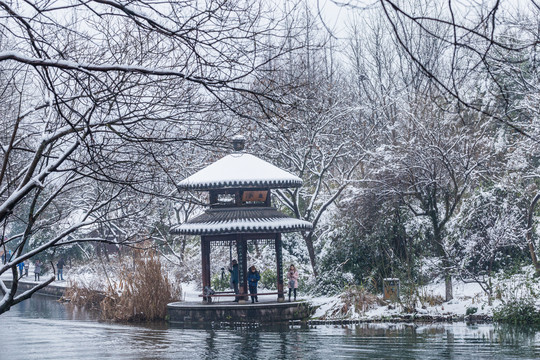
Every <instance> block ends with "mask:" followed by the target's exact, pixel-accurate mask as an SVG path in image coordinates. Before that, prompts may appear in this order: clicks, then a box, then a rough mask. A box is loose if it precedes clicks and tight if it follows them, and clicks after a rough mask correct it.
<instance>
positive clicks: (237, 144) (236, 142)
mask: <svg viewBox="0 0 540 360" xmlns="http://www.w3.org/2000/svg"><path fill="white" fill-rule="evenodd" d="M245 143H246V138H245V137H244V136H243V135H234V136H233V137H232V144H233V148H234V151H242V150H244V145H245Z"/></svg>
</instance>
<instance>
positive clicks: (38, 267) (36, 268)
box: [34, 260, 41, 281]
mask: <svg viewBox="0 0 540 360" xmlns="http://www.w3.org/2000/svg"><path fill="white" fill-rule="evenodd" d="M40 275H41V261H39V260H36V262H35V263H34V281H39V276H40Z"/></svg>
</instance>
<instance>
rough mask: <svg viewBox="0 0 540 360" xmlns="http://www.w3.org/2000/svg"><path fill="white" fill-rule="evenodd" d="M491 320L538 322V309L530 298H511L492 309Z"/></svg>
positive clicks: (518, 322) (539, 320) (519, 322)
mask: <svg viewBox="0 0 540 360" xmlns="http://www.w3.org/2000/svg"><path fill="white" fill-rule="evenodd" d="M493 320H494V321H497V322H502V323H511V324H540V310H538V309H537V308H536V306H535V304H534V301H533V300H532V299H525V298H521V299H513V300H511V301H508V302H506V303H504V304H502V305H501V306H499V307H497V308H496V309H495V310H493Z"/></svg>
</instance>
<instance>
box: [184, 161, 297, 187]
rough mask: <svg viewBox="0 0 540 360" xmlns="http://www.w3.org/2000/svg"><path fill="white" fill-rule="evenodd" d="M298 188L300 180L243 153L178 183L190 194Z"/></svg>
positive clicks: (209, 166) (212, 165)
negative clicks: (195, 191) (223, 190)
mask: <svg viewBox="0 0 540 360" xmlns="http://www.w3.org/2000/svg"><path fill="white" fill-rule="evenodd" d="M299 186H302V179H300V178H299V177H298V176H295V175H293V174H291V173H289V172H287V171H285V170H282V169H280V168H278V167H277V166H274V165H272V164H270V163H268V162H266V161H264V160H261V159H259V158H258V157H256V156H254V155H251V154H246V153H244V152H236V153H233V154H230V155H227V156H225V157H223V158H221V159H219V160H218V161H216V162H214V163H212V164H210V165H208V166H207V167H205V168H204V169H202V170H200V171H198V172H196V173H195V174H193V175H191V176H189V177H188V178H186V179H184V180H182V181H181V182H180V183H179V188H181V189H190V190H209V189H230V188H289V187H299Z"/></svg>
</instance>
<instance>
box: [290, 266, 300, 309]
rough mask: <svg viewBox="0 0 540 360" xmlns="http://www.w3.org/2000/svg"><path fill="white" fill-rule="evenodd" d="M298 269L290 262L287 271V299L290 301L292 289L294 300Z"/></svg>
mask: <svg viewBox="0 0 540 360" xmlns="http://www.w3.org/2000/svg"><path fill="white" fill-rule="evenodd" d="M298 277H299V275H298V271H297V270H296V268H295V267H294V265H292V264H291V266H290V267H289V271H288V272H287V279H289V301H291V292H292V291H293V290H294V301H296V289H297V288H298Z"/></svg>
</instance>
